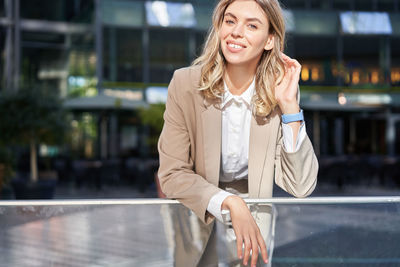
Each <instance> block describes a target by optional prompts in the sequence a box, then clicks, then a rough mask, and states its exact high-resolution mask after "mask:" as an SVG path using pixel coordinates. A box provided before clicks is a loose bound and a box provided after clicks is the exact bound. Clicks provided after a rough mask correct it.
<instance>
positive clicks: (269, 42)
mask: <svg viewBox="0 0 400 267" xmlns="http://www.w3.org/2000/svg"><path fill="white" fill-rule="evenodd" d="M274 41H275V36H274V35H273V34H270V35H268V39H267V43H266V44H265V46H264V49H265V50H271V49H272V48H274V43H275V42H274Z"/></svg>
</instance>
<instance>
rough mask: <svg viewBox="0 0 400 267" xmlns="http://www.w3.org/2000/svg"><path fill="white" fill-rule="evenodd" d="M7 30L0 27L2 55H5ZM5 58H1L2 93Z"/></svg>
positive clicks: (0, 87) (0, 85) (0, 52)
mask: <svg viewBox="0 0 400 267" xmlns="http://www.w3.org/2000/svg"><path fill="white" fill-rule="evenodd" d="M5 41H6V30H5V28H3V27H0V55H5ZM4 68H5V56H1V57H0V91H1V89H3V86H4V78H5V77H4Z"/></svg>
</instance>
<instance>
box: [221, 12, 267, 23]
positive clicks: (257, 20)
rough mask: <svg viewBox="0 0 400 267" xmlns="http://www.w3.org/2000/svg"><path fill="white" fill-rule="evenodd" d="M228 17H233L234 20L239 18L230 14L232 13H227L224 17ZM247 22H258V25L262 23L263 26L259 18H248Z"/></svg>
mask: <svg viewBox="0 0 400 267" xmlns="http://www.w3.org/2000/svg"><path fill="white" fill-rule="evenodd" d="M226 16H230V17H232V18H234V19H237V17H236V16H235V15H233V14H232V13H230V12H228V13H225V15H224V17H226ZM246 21H256V22H258V23H260V24H263V23H262V22H261V20H259V19H258V18H247V19H246Z"/></svg>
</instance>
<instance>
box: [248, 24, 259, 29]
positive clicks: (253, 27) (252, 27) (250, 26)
mask: <svg viewBox="0 0 400 267" xmlns="http://www.w3.org/2000/svg"><path fill="white" fill-rule="evenodd" d="M248 26H249V28H250V29H253V30H257V26H256V25H254V24H249V25H248Z"/></svg>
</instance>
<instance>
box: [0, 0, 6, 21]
mask: <svg viewBox="0 0 400 267" xmlns="http://www.w3.org/2000/svg"><path fill="white" fill-rule="evenodd" d="M4 4H5V2H4V0H0V17H5V16H6V12H5V5H4Z"/></svg>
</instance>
